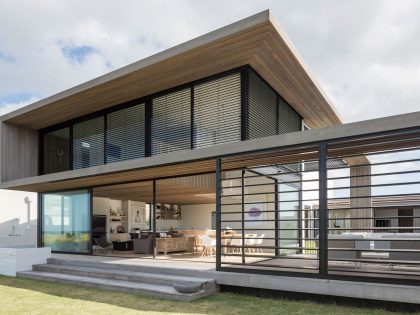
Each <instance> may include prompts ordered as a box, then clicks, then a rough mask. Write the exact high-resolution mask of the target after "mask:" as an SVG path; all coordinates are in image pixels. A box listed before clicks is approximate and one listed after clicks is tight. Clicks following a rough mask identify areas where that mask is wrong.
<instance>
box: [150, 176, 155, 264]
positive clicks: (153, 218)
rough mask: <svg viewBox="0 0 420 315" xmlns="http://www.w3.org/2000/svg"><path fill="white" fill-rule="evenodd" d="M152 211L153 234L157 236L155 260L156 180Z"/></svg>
mask: <svg viewBox="0 0 420 315" xmlns="http://www.w3.org/2000/svg"><path fill="white" fill-rule="evenodd" d="M152 195H153V197H152V209H153V211H152V212H153V216H152V218H151V219H152V232H153V234H154V236H155V240H154V241H153V258H156V180H155V179H154V180H153V192H152Z"/></svg>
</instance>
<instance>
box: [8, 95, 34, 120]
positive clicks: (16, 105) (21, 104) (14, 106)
mask: <svg viewBox="0 0 420 315" xmlns="http://www.w3.org/2000/svg"><path fill="white" fill-rule="evenodd" d="M37 101H39V98H38V97H31V98H30V99H28V100H26V101H22V102H16V103H5V104H2V105H1V106H0V116H2V115H5V114H7V113H10V112H12V111H14V110H17V109H19V108H22V107H24V106H26V105H28V104H32V103H34V102H37Z"/></svg>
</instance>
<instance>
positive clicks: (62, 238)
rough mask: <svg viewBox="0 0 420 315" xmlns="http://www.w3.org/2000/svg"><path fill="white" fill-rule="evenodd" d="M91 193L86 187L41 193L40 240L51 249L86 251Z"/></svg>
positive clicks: (88, 235)
mask: <svg viewBox="0 0 420 315" xmlns="http://www.w3.org/2000/svg"><path fill="white" fill-rule="evenodd" d="M90 205H91V194H90V191H89V190H87V189H81V190H73V191H65V192H54V193H43V194H42V195H41V231H40V233H41V243H42V246H44V247H51V250H52V251H57V252H69V253H85V254H88V253H90V235H91V233H90V231H91V224H90V218H91V215H90V214H91V209H90V208H91V207H90Z"/></svg>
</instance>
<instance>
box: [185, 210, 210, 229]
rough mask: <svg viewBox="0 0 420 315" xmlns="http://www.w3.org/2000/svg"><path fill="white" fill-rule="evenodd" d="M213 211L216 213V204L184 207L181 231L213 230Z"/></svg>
mask: <svg viewBox="0 0 420 315" xmlns="http://www.w3.org/2000/svg"><path fill="white" fill-rule="evenodd" d="M213 211H216V204H201V205H182V206H181V220H180V221H181V226H180V229H184V230H206V229H211V213H212V212H213Z"/></svg>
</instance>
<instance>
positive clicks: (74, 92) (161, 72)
mask: <svg viewBox="0 0 420 315" xmlns="http://www.w3.org/2000/svg"><path fill="white" fill-rule="evenodd" d="M246 64H249V65H250V66H251V67H253V68H254V69H255V70H256V71H257V72H258V73H259V74H260V75H261V76H262V77H263V78H264V79H265V80H266V81H267V82H268V83H269V84H271V86H272V87H273V88H274V89H276V90H277V92H278V93H279V94H280V95H282V96H283V98H284V99H285V100H286V101H287V102H288V103H289V104H290V105H291V106H292V107H294V108H295V110H297V111H298V112H299V113H300V114H301V115H302V116H303V117H304V119H305V122H306V124H307V125H308V126H309V127H311V128H320V127H328V126H331V125H337V124H340V123H341V119H340V117H339V115H338V114H337V112H336V110H335V109H334V107H333V105H332V104H331V102H330V100H329V99H328V97H327V96H326V95H325V93H324V92H323V91H322V90H321V88H320V86H319V84H318V83H317V82H316V81H315V80H314V78H313V77H312V76H311V74H310V73H309V71H308V69H307V67H306V66H305V65H304V63H303V61H302V59H301V58H300V56H299V55H298V53H297V52H296V49H295V48H294V47H293V45H292V44H291V43H290V41H289V39H288V38H287V36H286V35H285V33H284V32H283V31H282V30H281V28H280V27H279V26H278V24H277V22H276V21H275V19H274V18H273V17H272V16H271V14H270V11H269V10H266V11H263V12H260V13H258V14H256V15H253V16H250V17H248V18H245V19H243V20H240V21H238V22H235V23H233V24H230V25H228V26H225V27H222V28H220V29H218V30H215V31H213V32H210V33H208V34H205V35H203V36H200V37H197V38H195V39H192V40H190V41H187V42H185V43H183V44H180V45H178V46H175V47H173V48H170V49H168V50H165V51H162V52H160V53H157V54H155V55H152V56H150V57H148V58H145V59H143V60H140V61H138V62H135V63H133V64H130V65H128V66H125V67H123V68H120V69H118V70H115V71H113V72H110V73H108V74H105V75H103V76H101V77H98V78H96V79H93V80H90V81H88V82H85V83H83V84H80V85H78V86H75V87H73V88H71V89H68V90H66V91H63V92H60V93H58V94H55V95H53V96H50V97H48V98H45V99H43V100H40V101H38V102H36V103H33V104H31V105H28V106H26V107H23V108H21V109H18V110H16V111H13V112H11V113H9V114H6V115H4V116H2V117H0V120H2V121H5V122H7V123H12V124H17V125H22V126H26V127H28V128H32V129H41V128H44V127H47V126H50V125H53V124H56V123H60V122H63V121H66V120H69V119H73V118H76V117H80V116H82V115H85V114H89V113H92V112H95V111H98V110H101V109H104V108H108V107H111V106H114V105H117V104H120V103H123V102H126V101H129V100H132V99H136V98H140V97H143V96H147V95H150V94H153V93H156V92H159V91H162V90H165V89H168V88H171V87H175V86H178V85H181V84H184V83H188V82H191V81H194V80H197V79H201V78H203V77H207V76H210V75H213V74H217V73H220V72H223V71H225V70H229V69H233V68H236V67H239V66H242V65H246Z"/></svg>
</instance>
